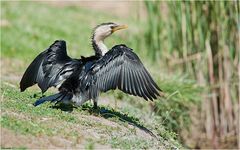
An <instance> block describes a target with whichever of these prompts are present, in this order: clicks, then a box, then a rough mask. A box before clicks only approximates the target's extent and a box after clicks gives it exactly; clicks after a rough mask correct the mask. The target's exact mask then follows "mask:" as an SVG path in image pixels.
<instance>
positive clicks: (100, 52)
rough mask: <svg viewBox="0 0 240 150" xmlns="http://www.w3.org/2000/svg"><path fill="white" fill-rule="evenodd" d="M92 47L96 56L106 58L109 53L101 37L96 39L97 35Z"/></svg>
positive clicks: (94, 37)
mask: <svg viewBox="0 0 240 150" xmlns="http://www.w3.org/2000/svg"><path fill="white" fill-rule="evenodd" d="M92 46H93V49H94V50H95V55H96V56H104V55H105V54H106V53H107V51H108V48H107V46H106V45H105V44H104V43H103V40H102V39H101V38H99V37H96V36H95V35H93V37H92Z"/></svg>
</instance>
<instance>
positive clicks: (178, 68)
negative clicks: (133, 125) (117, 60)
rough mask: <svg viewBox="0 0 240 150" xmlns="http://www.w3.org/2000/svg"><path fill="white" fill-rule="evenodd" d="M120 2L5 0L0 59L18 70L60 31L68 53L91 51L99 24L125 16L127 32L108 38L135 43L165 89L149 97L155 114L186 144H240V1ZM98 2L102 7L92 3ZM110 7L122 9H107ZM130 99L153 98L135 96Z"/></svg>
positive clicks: (119, 96) (77, 54)
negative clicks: (161, 94)
mask: <svg viewBox="0 0 240 150" xmlns="http://www.w3.org/2000/svg"><path fill="white" fill-rule="evenodd" d="M120 3H121V2H116V3H114V4H112V3H111V2H105V3H104V4H100V3H96V4H94V2H92V3H91V5H89V4H86V2H85V3H83V2H82V3H81V2H72V3H70V2H69V3H68V2H61V3H57V2H55V3H54V2H53V3H51V2H49V3H33V2H18V3H16V2H4V3H2V2H1V5H2V8H4V9H1V63H5V64H6V63H8V62H10V64H8V65H9V66H10V67H12V68H14V70H11V71H10V73H13V74H16V76H21V74H22V72H23V71H24V69H25V68H26V67H27V65H28V63H29V62H30V61H31V60H32V59H33V58H34V57H35V56H36V55H37V54H38V53H39V52H41V51H42V50H44V49H45V48H47V47H48V46H49V45H50V44H51V43H52V42H53V41H54V40H56V39H64V40H66V41H67V46H68V49H69V50H68V53H69V55H70V56H72V57H80V55H83V56H89V55H92V54H93V51H92V50H91V44H90V37H91V31H92V28H93V27H94V26H96V25H97V24H100V23H102V22H109V21H113V22H117V23H126V24H128V25H129V29H128V31H127V33H126V31H122V32H121V33H120V32H119V33H117V34H114V35H113V37H111V38H109V39H107V41H106V44H107V46H108V47H109V48H110V47H112V46H113V45H116V44H119V43H125V44H126V45H128V46H129V47H131V48H133V49H134V51H135V52H136V53H137V54H138V55H139V56H140V58H141V59H142V61H143V63H144V64H145V65H146V67H147V68H148V70H149V71H150V72H151V74H153V77H154V79H155V80H156V81H157V83H158V85H159V86H160V87H161V88H162V90H163V91H164V92H165V95H166V97H165V98H162V99H160V100H159V101H156V102H155V103H151V104H150V106H151V108H152V112H153V113H155V114H156V115H158V116H159V117H160V118H159V120H157V122H158V123H159V124H162V125H164V126H165V128H167V129H168V130H170V131H173V132H175V133H176V136H175V137H174V138H177V139H178V140H180V141H181V142H182V143H183V145H185V146H186V147H189V148H237V147H238V148H240V145H239V144H240V143H239V136H238V134H239V110H240V107H239V106H240V98H239V94H240V89H239V76H240V66H239V56H240V52H239V50H240V44H239V43H240V42H239V40H240V39H239V36H240V17H239V12H240V4H239V1H228V2H227V1H222V2H215V1H210V2H206V1H205V2H204V1H203V2H179V1H172V2H160V1H145V2H125V4H124V5H123V6H122V5H120ZM98 4H99V7H100V10H99V7H89V6H97V5H98ZM110 5H114V6H116V8H115V7H110ZM108 6H109V7H108ZM120 6H121V8H120ZM113 9H114V10H116V12H117V13H119V14H120V15H118V14H114V13H109V11H111V12H112V11H114V10H113ZM119 9H121V10H122V12H118V11H119ZM99 11H101V13H99ZM126 12H127V13H126ZM13 59H14V60H15V61H13ZM16 61H17V63H14V62H16ZM1 70H2V69H1ZM7 70H8V69H7ZM1 72H2V71H1ZM3 72H4V71H3ZM8 74H9V72H5V74H4V73H3V74H2V73H1V75H2V76H3V78H2V80H9V79H8V78H7V76H8ZM17 79H18V78H17ZM12 82H13V83H14V84H17V82H18V81H12ZM112 94H113V95H115V97H116V98H117V99H120V100H121V99H122V100H125V99H129V97H128V96H126V95H124V94H123V93H121V92H115V93H112ZM129 102H130V103H131V104H132V105H135V106H139V105H140V106H139V107H144V106H143V105H149V104H148V103H144V104H142V103H141V104H138V102H136V101H131V97H130V101H129ZM163 136H164V135H163Z"/></svg>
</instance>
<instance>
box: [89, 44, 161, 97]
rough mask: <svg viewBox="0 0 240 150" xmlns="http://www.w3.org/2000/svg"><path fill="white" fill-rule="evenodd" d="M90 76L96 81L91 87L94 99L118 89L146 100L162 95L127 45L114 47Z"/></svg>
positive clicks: (98, 63)
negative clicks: (100, 94)
mask: <svg viewBox="0 0 240 150" xmlns="http://www.w3.org/2000/svg"><path fill="white" fill-rule="evenodd" d="M90 74H92V75H93V76H92V79H91V80H94V81H95V82H94V83H92V84H91V87H89V88H90V90H89V91H90V92H89V93H90V97H92V98H94V97H96V95H98V93H99V92H105V91H108V90H111V89H116V88H118V89H120V90H121V91H123V92H125V93H128V94H130V95H135V96H139V97H143V98H144V99H145V100H148V99H150V100H153V99H156V98H157V96H159V95H160V94H159V92H160V91H161V89H160V88H159V87H158V86H157V84H156V83H155V82H154V81H153V79H152V77H151V76H150V74H149V73H148V71H147V70H146V68H145V67H144V66H143V64H142V62H141V61H140V59H139V58H138V56H137V55H136V54H135V53H134V52H133V51H132V49H130V48H128V47H126V46H125V45H117V46H114V47H113V48H112V49H111V50H110V51H109V52H108V53H106V54H105V55H104V56H103V57H102V58H101V59H100V60H98V61H97V62H96V63H95V65H94V66H93V67H92V71H91V73H90ZM86 82H87V81H86ZM89 82H90V80H89Z"/></svg>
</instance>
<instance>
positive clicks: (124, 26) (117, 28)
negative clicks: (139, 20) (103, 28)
mask: <svg viewBox="0 0 240 150" xmlns="http://www.w3.org/2000/svg"><path fill="white" fill-rule="evenodd" d="M127 28H128V26H127V25H119V26H116V27H114V28H112V32H115V31H117V30H121V29H127Z"/></svg>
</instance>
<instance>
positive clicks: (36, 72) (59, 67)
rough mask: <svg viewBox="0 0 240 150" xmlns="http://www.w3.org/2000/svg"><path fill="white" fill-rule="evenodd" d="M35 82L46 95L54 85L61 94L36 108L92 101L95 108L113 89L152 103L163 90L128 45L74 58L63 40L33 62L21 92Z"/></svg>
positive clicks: (53, 96) (39, 101) (52, 96)
mask: <svg viewBox="0 0 240 150" xmlns="http://www.w3.org/2000/svg"><path fill="white" fill-rule="evenodd" d="M111 24H113V23H108V24H104V25H111ZM114 25H115V24H114ZM112 28H114V27H111V29H112ZM95 34H96V33H95ZM95 42H96V41H95V40H93V44H94V46H95V48H94V49H95V51H101V48H100V46H101V45H100V46H99V47H98V44H97V43H95ZM96 49H98V50H96ZM36 83H37V84H38V86H39V87H40V88H41V90H42V92H43V93H44V92H45V91H46V90H47V89H48V88H49V87H52V86H55V87H58V89H59V93H57V94H54V95H51V96H48V97H43V98H41V99H39V100H37V101H36V102H35V105H39V104H41V103H43V102H45V101H51V102H64V103H73V104H76V105H81V104H83V103H84V102H85V101H87V100H90V99H92V100H94V106H96V104H97V98H98V96H99V94H100V93H101V92H106V91H109V90H114V89H119V90H121V91H123V92H124V93H127V94H130V95H134V96H139V97H143V98H144V99H145V100H153V99H156V98H157V97H158V96H160V95H159V92H160V91H161V90H160V88H159V87H158V86H157V84H156V83H155V82H154V81H153V79H152V77H151V76H150V74H149V73H148V71H147V70H146V68H145V67H144V66H143V64H142V62H141V61H140V59H139V58H138V56H137V55H136V54H135V53H134V52H133V50H132V49H131V48H128V47H127V46H126V45H123V44H121V45H116V46H114V47H113V48H111V49H110V50H109V51H108V52H106V53H105V54H104V53H101V55H100V54H95V56H91V57H81V59H72V58H70V57H69V56H68V55H67V51H66V42H65V41H63V40H58V41H55V42H54V43H53V44H52V45H51V46H50V47H49V48H48V49H46V50H45V51H43V52H42V53H40V54H39V55H38V56H37V57H36V58H35V59H34V60H33V62H32V63H31V64H30V65H29V67H28V68H27V70H26V72H25V73H24V75H23V77H22V80H21V82H20V89H21V91H24V90H25V89H26V88H28V87H30V86H32V85H34V84H36Z"/></svg>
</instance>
